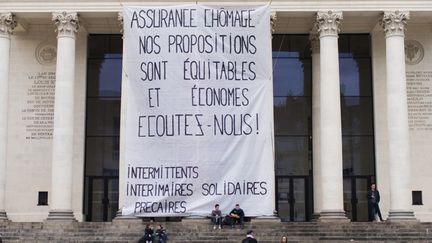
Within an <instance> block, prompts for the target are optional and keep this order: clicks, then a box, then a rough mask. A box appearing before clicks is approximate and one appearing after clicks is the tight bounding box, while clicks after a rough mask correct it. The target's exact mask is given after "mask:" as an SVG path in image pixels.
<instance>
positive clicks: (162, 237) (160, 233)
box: [154, 224, 168, 243]
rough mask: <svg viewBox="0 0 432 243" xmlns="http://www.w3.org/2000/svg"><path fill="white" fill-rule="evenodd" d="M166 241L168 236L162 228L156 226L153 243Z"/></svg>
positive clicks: (164, 242)
mask: <svg viewBox="0 0 432 243" xmlns="http://www.w3.org/2000/svg"><path fill="white" fill-rule="evenodd" d="M167 240H168V236H167V234H166V232H165V230H164V228H163V227H162V225H161V224H158V225H157V226H156V233H155V237H154V242H156V243H166V242H167Z"/></svg>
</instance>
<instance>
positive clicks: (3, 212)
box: [0, 210, 8, 221]
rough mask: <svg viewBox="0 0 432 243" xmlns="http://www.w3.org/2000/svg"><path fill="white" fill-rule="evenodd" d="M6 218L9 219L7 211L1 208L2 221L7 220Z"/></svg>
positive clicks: (0, 218)
mask: <svg viewBox="0 0 432 243" xmlns="http://www.w3.org/2000/svg"><path fill="white" fill-rule="evenodd" d="M6 220H8V217H7V214H6V211H4V210H0V221H6Z"/></svg>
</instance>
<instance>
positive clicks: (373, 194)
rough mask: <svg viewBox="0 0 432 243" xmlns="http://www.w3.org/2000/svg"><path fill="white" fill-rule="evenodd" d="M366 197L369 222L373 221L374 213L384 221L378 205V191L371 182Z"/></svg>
mask: <svg viewBox="0 0 432 243" xmlns="http://www.w3.org/2000/svg"><path fill="white" fill-rule="evenodd" d="M367 198H368V208H369V221H370V222H372V221H374V220H375V215H376V214H378V217H379V218H380V221H384V220H383V218H382V216H381V211H380V208H379V205H378V204H379V202H380V194H379V191H378V190H377V189H376V185H375V183H372V185H371V186H370V189H369V190H368V194H367Z"/></svg>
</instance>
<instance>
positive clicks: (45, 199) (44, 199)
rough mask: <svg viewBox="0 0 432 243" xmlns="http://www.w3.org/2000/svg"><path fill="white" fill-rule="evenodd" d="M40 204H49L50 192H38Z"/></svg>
mask: <svg viewBox="0 0 432 243" xmlns="http://www.w3.org/2000/svg"><path fill="white" fill-rule="evenodd" d="M37 205H38V206H47V205H48V192H38V204H37Z"/></svg>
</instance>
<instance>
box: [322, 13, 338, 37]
mask: <svg viewBox="0 0 432 243" xmlns="http://www.w3.org/2000/svg"><path fill="white" fill-rule="evenodd" d="M342 19H343V18H342V12H341V11H331V10H329V11H325V12H324V11H320V12H318V13H317V16H316V25H317V32H318V34H319V36H320V37H323V36H337V35H338V34H339V31H340V29H339V25H340V21H341V20H342Z"/></svg>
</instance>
